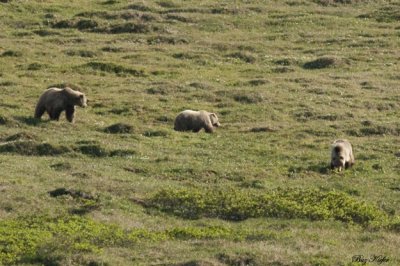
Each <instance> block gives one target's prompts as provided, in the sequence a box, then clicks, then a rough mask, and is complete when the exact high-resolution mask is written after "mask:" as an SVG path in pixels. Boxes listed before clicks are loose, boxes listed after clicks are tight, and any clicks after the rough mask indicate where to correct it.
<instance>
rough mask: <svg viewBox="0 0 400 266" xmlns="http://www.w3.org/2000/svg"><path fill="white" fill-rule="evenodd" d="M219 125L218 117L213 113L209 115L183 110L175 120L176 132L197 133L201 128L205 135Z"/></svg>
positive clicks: (202, 112) (207, 113)
mask: <svg viewBox="0 0 400 266" xmlns="http://www.w3.org/2000/svg"><path fill="white" fill-rule="evenodd" d="M220 125H221V124H220V123H219V121H218V117H217V115H216V114H215V113H209V112H207V111H203V110H202V111H192V110H185V111H183V112H181V113H179V114H178V116H177V117H176V118H175V127H174V129H175V130H176V131H193V132H199V131H200V130H201V129H202V128H204V130H205V131H206V132H207V133H212V132H213V131H214V127H219V126H220Z"/></svg>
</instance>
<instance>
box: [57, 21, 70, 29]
mask: <svg viewBox="0 0 400 266" xmlns="http://www.w3.org/2000/svg"><path fill="white" fill-rule="evenodd" d="M52 27H53V28H56V29H68V28H75V21H73V20H60V21H57V22H54V23H53V25H52Z"/></svg>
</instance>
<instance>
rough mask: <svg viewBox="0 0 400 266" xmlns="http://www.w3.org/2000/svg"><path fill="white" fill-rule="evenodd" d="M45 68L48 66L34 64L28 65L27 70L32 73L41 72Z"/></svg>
mask: <svg viewBox="0 0 400 266" xmlns="http://www.w3.org/2000/svg"><path fill="white" fill-rule="evenodd" d="M43 67H46V65H42V64H39V63H32V64H29V65H28V68H27V69H28V70H31V71H35V70H40V69H42V68H43Z"/></svg>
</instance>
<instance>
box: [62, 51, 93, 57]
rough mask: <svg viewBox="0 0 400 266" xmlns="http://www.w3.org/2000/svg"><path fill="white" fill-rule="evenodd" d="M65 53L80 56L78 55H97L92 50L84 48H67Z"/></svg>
mask: <svg viewBox="0 0 400 266" xmlns="http://www.w3.org/2000/svg"><path fill="white" fill-rule="evenodd" d="M65 54H66V55H69V56H80V57H88V58H92V57H95V56H97V54H96V53H95V52H93V51H86V50H79V51H77V50H67V51H65Z"/></svg>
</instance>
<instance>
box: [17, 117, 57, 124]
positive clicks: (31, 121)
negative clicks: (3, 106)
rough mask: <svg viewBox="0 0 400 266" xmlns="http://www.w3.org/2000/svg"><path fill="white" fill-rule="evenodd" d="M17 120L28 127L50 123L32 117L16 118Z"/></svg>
mask: <svg viewBox="0 0 400 266" xmlns="http://www.w3.org/2000/svg"><path fill="white" fill-rule="evenodd" d="M14 119H15V120H17V121H19V122H21V123H24V124H26V125H28V126H38V125H40V124H45V123H48V122H49V121H50V120H41V119H39V118H35V117H32V116H15V117H14Z"/></svg>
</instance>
